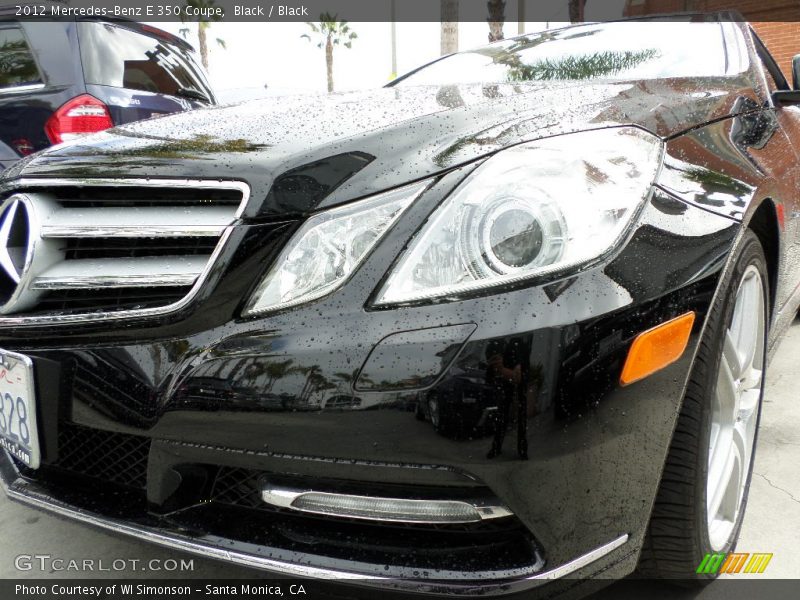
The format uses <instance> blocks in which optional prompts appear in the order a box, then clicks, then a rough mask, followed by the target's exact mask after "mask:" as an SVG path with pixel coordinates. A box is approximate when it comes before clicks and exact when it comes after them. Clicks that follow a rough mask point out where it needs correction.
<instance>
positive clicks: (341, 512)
mask: <svg viewBox="0 0 800 600" xmlns="http://www.w3.org/2000/svg"><path fill="white" fill-rule="evenodd" d="M261 499H262V500H263V501H264V502H265V503H267V504H269V505H271V506H276V507H280V508H289V509H292V510H296V511H299V512H305V513H313V514H318V515H328V516H331V517H345V518H350V519H365V520H368V521H385V522H392V523H431V524H442V523H477V522H479V521H483V520H486V519H499V518H502V517H509V516H512V515H513V513H512V512H511V511H510V510H509V509H508V508H506V507H505V506H502V505H492V504H488V503H486V502H482V501H464V500H419V499H409V498H386V497H380V496H359V495H354V494H338V493H332V492H317V491H314V490H297V489H292V488H287V487H281V486H275V485H271V484H268V483H262V488H261Z"/></svg>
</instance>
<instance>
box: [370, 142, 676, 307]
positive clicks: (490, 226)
mask: <svg viewBox="0 0 800 600" xmlns="http://www.w3.org/2000/svg"><path fill="white" fill-rule="evenodd" d="M661 148H662V144H661V142H660V140H659V139H658V138H656V137H655V136H653V135H651V134H649V133H646V132H644V131H642V130H640V129H636V128H633V127H620V128H612V129H600V130H594V131H586V132H582V133H574V134H568V135H562V136H557V137H553V138H547V139H543V140H540V141H537V142H531V143H527V144H522V145H519V146H515V147H513V148H509V149H508V150H504V151H501V152H499V153H498V154H496V155H495V156H493V157H492V158H490V159H489V160H487V161H486V162H485V163H484V164H483V165H481V166H480V167H478V168H477V169H476V170H475V171H474V172H473V173H472V174H470V176H469V177H468V178H467V179H466V180H465V181H464V182H463V183H462V184H461V185H460V186H459V187H458V188H457V189H456V190H455V192H454V193H453V194H452V195H451V196H450V197H449V198H448V199H447V200H446V201H445V202H444V203H443V204H442V206H441V207H439V208H438V209H437V211H436V212H435V213H434V214H433V216H432V217H431V218H430V219H429V221H428V222H427V223H426V224H425V225H424V226H423V228H422V229H421V231H420V232H419V233H418V234H417V235H416V237H415V238H414V240H412V242H411V245H410V246H409V248H408V249H407V250H406V252H405V253H404V254H403V255H402V257H401V259H400V261H399V263H398V264H397V265H396V266H395V268H394V269H393V271H392V273H391V274H390V276H389V278H388V279H387V280H386V282H385V284H384V286H383V288H382V289H381V291H380V292H379V294H378V298H377V301H376V304H378V305H387V304H397V303H402V302H410V301H415V300H420V299H426V298H435V297H441V296H450V295H453V294H457V293H460V292H465V291H469V290H476V289H484V288H488V287H493V286H497V285H502V284H506V283H509V282H515V281H519V280H522V279H528V278H531V277H537V276H541V275H546V274H553V273H555V272H561V271H566V270H569V269H576V268H578V267H580V266H581V265H583V264H585V263H587V262H589V261H592V260H594V259H596V258H598V257H600V256H602V255H603V254H604V253H606V252H608V251H609V250H611V249H612V248H614V247H615V245H616V244H617V242H618V241H619V240H620V238H621V237H622V236H623V235H624V233H625V231H626V229H627V227H628V225H629V224H630V222H631V221H632V219H633V218H634V216H635V215H636V214H637V211H638V209H639V207H640V206H641V205H642V204H643V202H644V200H645V199H646V197H647V194H648V193H649V190H650V187H651V184H652V183H653V180H654V178H655V175H656V171H657V170H658V166H659V164H660V160H661Z"/></svg>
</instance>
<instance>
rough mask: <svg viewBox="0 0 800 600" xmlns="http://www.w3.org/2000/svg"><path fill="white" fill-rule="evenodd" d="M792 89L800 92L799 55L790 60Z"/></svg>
mask: <svg viewBox="0 0 800 600" xmlns="http://www.w3.org/2000/svg"><path fill="white" fill-rule="evenodd" d="M792 89H793V90H800V54H797V55H795V57H794V58H793V59H792Z"/></svg>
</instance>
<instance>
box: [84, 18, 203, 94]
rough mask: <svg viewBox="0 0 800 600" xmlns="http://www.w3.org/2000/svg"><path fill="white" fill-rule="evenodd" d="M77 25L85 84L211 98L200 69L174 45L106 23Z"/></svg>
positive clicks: (184, 52) (188, 55)
mask: <svg viewBox="0 0 800 600" xmlns="http://www.w3.org/2000/svg"><path fill="white" fill-rule="evenodd" d="M79 27H80V39H81V58H82V60H83V70H84V76H85V77H86V82H87V83H91V84H95V85H108V86H112V87H120V88H128V89H132V90H142V91H145V92H153V93H156V94H168V95H171V96H176V95H178V96H180V95H186V92H187V90H188V91H189V92H192V91H193V92H199V93H200V94H202V95H203V96H206V97H208V98H211V97H212V96H211V91H210V89H209V86H208V84H207V83H206V79H205V76H204V75H203V72H202V71H201V69H200V68H199V67H198V66H197V65H196V64H195V62H194V60H193V58H192V56H191V55H190V54H189V53H188V52H186V51H185V50H183V49H181V48H179V47H178V46H175V45H172V44H168V43H167V42H166V41H164V40H161V39H157V38H154V37H150V36H147V35H144V34H141V33H137V32H135V31H131V30H129V29H125V28H124V27H118V26H116V25H112V24H110V23H95V22H82V23H80V24H79Z"/></svg>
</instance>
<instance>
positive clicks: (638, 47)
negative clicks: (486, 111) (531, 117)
mask: <svg viewBox="0 0 800 600" xmlns="http://www.w3.org/2000/svg"><path fill="white" fill-rule="evenodd" d="M726 69H727V67H726V57H725V44H724V41H723V31H722V27H721V26H720V24H719V23H716V22H709V21H700V22H663V21H638V22H617V23H604V24H597V25H585V26H582V27H569V28H565V29H558V30H553V31H544V32H541V33H538V34H533V35H527V36H522V37H517V38H513V39H509V40H505V41H502V42H499V43H496V44H491V45H489V46H484V47H482V48H476V49H475V50H469V51H466V52H460V53H458V54H453V55H451V56H448V57H446V58H443V59H442V60H439V61H437V62H434V63H431V64H430V65H427V66H425V67H423V68H422V69H420V70H418V71H416V72H412V73H411V74H410V75H408V76H407V77H405V78H403V79H402V80H401V81H398V83H397V85H453V84H459V83H519V82H527V81H551V80H591V79H603V80H630V79H657V78H664V77H700V76H711V75H723V74H725V72H726Z"/></svg>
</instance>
